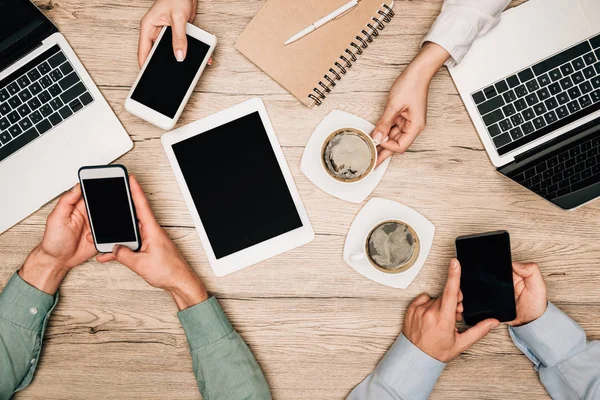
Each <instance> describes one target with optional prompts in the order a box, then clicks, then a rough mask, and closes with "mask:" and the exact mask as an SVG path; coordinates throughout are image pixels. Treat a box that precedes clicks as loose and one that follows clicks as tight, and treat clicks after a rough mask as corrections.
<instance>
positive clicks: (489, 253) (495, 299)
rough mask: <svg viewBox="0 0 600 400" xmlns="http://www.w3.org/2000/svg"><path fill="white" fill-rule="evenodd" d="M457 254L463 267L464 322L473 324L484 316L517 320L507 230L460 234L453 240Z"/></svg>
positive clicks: (485, 317) (506, 320)
mask: <svg viewBox="0 0 600 400" xmlns="http://www.w3.org/2000/svg"><path fill="white" fill-rule="evenodd" d="M456 256H457V258H458V261H459V262H460V264H461V266H462V275H461V280H460V288H461V291H462V293H463V296H464V299H463V306H464V311H463V317H464V320H465V323H466V324H467V325H475V324H477V323H478V322H479V321H482V320H484V319H487V318H496V319H498V320H499V321H500V322H508V321H513V320H514V319H516V317H517V314H516V305H515V291H514V284H513V271H512V260H511V252H510V237H509V234H508V232H506V231H500V232H489V233H482V234H477V235H470V236H461V237H459V238H457V239H456Z"/></svg>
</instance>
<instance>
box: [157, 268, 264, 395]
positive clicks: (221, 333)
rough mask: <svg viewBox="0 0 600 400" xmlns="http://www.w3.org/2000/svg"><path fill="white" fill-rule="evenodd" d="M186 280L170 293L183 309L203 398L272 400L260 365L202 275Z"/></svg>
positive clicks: (183, 322)
mask: <svg viewBox="0 0 600 400" xmlns="http://www.w3.org/2000/svg"><path fill="white" fill-rule="evenodd" d="M196 278H197V277H196ZM182 282H185V283H182V284H181V285H180V286H179V287H178V288H177V289H176V290H170V291H169V292H170V293H171V295H172V296H173V299H174V300H175V301H176V303H177V305H178V307H179V308H180V310H182V311H180V312H179V314H178V316H179V320H180V321H181V324H182V326H183V329H184V331H185V334H186V336H187V339H188V343H189V346H190V353H191V355H192V361H193V367H194V374H195V375H196V380H197V382H198V388H199V389H200V392H201V394H202V397H203V398H206V399H212V400H237V399H249V400H250V399H270V398H271V393H270V390H269V386H268V384H267V381H266V380H265V377H264V375H263V372H262V370H261V369H260V366H259V365H258V363H257V361H256V359H255V358H254V355H253V354H252V352H251V351H250V349H249V348H248V346H247V345H246V343H245V342H244V340H243V339H242V337H241V336H240V335H239V334H238V333H237V332H236V331H235V330H234V329H233V327H232V326H231V324H230V323H229V320H228V319H227V317H226V316H225V314H224V313H223V310H222V309H221V307H220V305H219V303H218V302H217V300H216V299H215V298H214V297H211V298H208V294H207V293H206V289H205V288H204V286H203V285H202V283H201V282H200V280H199V278H198V279H194V278H193V277H189V278H187V279H182Z"/></svg>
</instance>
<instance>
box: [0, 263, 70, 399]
mask: <svg viewBox="0 0 600 400" xmlns="http://www.w3.org/2000/svg"><path fill="white" fill-rule="evenodd" d="M57 302H58V293H57V294H56V295H55V296H51V295H49V294H47V293H44V292H42V291H41V290H38V289H36V288H34V287H33V286H31V285H29V284H28V283H27V282H25V281H24V280H23V279H21V277H20V276H19V274H18V273H15V274H14V275H13V276H12V278H10V280H9V281H8V283H7V284H6V287H5V288H4V290H3V291H2V292H1V293H0V400H4V399H9V398H10V397H11V396H12V395H13V393H14V392H17V391H19V390H22V389H24V388H26V387H27V386H28V385H29V384H30V383H31V380H32V379H33V374H34V373H35V369H36V367H37V364H38V361H39V357H40V353H41V350H42V339H43V337H44V331H45V329H46V324H47V323H48V318H49V317H50V313H51V312H52V310H53V309H54V307H55V306H56V303H57Z"/></svg>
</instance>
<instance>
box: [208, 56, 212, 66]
mask: <svg viewBox="0 0 600 400" xmlns="http://www.w3.org/2000/svg"><path fill="white" fill-rule="evenodd" d="M207 64H208V66H209V67H210V66H212V65H213V59H212V57H211V58H209V59H208V63H207Z"/></svg>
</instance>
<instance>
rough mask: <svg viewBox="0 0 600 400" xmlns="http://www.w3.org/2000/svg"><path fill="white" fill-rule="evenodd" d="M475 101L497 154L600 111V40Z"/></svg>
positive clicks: (505, 81)
mask: <svg viewBox="0 0 600 400" xmlns="http://www.w3.org/2000/svg"><path fill="white" fill-rule="evenodd" d="M472 98H473V100H474V101H475V104H476V105H477V110H478V111H479V114H480V115H481V118H482V120H483V122H484V124H485V126H486V127H487V131H488V132H489V134H490V136H491V137H492V140H493V142H494V145H495V147H496V149H497V151H498V154H499V155H504V154H506V153H508V152H510V151H512V150H515V149H517V148H519V147H521V146H523V145H525V144H527V143H529V142H531V141H533V140H535V139H538V138H540V137H542V136H544V135H546V134H548V133H551V132H553V131H555V130H557V129H559V128H561V127H563V126H565V125H568V124H570V123H572V122H574V121H577V120H578V119H580V118H582V117H584V116H586V115H589V114H591V113H593V112H595V111H597V110H600V35H598V36H595V37H593V38H591V39H589V40H586V41H584V42H582V43H579V44H577V45H575V46H573V47H571V48H569V49H567V50H564V51H563V52H561V53H558V54H556V55H554V56H552V57H550V58H547V59H545V60H543V61H541V62H539V63H537V64H535V65H533V66H531V67H528V68H526V69H524V70H522V71H520V72H517V73H515V74H514V75H511V76H509V77H507V78H505V79H503V80H501V81H499V82H496V83H495V84H493V85H491V86H488V87H486V88H483V89H481V90H479V91H477V92H475V93H473V94H472Z"/></svg>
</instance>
